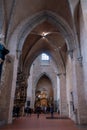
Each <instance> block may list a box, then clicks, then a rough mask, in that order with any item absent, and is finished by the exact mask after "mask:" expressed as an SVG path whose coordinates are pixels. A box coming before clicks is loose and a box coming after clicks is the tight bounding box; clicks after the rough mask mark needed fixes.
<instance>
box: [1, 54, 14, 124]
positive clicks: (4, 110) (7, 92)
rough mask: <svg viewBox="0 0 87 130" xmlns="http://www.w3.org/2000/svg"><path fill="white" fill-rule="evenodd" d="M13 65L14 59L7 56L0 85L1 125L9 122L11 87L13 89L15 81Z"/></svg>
mask: <svg viewBox="0 0 87 130" xmlns="http://www.w3.org/2000/svg"><path fill="white" fill-rule="evenodd" d="M13 65H14V57H12V56H6V58H5V61H4V65H3V70H2V77H1V84H0V123H1V125H2V124H6V123H7V122H8V116H9V104H10V98H11V87H12V80H13Z"/></svg>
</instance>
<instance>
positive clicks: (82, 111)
mask: <svg viewBox="0 0 87 130" xmlns="http://www.w3.org/2000/svg"><path fill="white" fill-rule="evenodd" d="M75 65H76V81H77V96H78V108H77V110H76V114H77V118H78V123H79V124H87V103H86V100H85V91H84V76H83V67H82V65H81V64H79V62H76V64H75Z"/></svg>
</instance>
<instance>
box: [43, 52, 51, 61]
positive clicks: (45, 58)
mask: <svg viewBox="0 0 87 130" xmlns="http://www.w3.org/2000/svg"><path fill="white" fill-rule="evenodd" d="M41 60H45V61H48V60H49V56H48V55H47V54H45V53H42V55H41Z"/></svg>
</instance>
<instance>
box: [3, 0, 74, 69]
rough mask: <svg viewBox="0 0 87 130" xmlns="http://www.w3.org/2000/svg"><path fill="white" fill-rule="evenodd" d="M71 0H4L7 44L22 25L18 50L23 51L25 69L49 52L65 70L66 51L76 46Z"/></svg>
mask: <svg viewBox="0 0 87 130" xmlns="http://www.w3.org/2000/svg"><path fill="white" fill-rule="evenodd" d="M70 1H71V0H55V1H54V0H4V2H3V7H4V16H5V33H6V36H5V38H6V44H9V39H10V37H11V35H12V34H13V33H14V31H15V30H16V29H17V28H18V27H20V28H21V29H20V33H19V35H18V36H17V38H18V43H17V48H16V49H17V50H21V51H22V64H23V67H24V68H26V69H27V68H29V67H30V66H31V64H32V62H33V60H34V59H35V58H36V57H37V56H38V55H39V54H41V53H42V52H46V53H48V54H49V55H51V56H52V57H53V59H54V61H55V63H56V64H57V66H58V67H59V68H60V70H62V69H63V70H64V69H65V63H66V54H67V51H70V50H72V48H73V44H72V43H73V42H72V36H73V22H72V14H71V10H70V4H71V2H70ZM76 1H77V0H76ZM21 39H22V40H21Z"/></svg>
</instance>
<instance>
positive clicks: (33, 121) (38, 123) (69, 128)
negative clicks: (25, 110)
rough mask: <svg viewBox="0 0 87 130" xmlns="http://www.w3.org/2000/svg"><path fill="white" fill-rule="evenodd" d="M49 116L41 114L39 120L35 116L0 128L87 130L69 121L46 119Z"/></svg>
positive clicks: (13, 129) (18, 119)
mask: <svg viewBox="0 0 87 130" xmlns="http://www.w3.org/2000/svg"><path fill="white" fill-rule="evenodd" d="M48 116H50V115H46V114H41V115H40V117H39V118H37V115H36V114H33V115H31V117H30V116H27V117H20V118H17V119H15V120H14V121H13V123H12V124H10V125H6V126H3V127H0V130H87V127H85V128H83V127H80V126H76V125H75V124H74V123H73V121H71V120H69V119H46V117H48ZM55 116H57V115H55Z"/></svg>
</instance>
